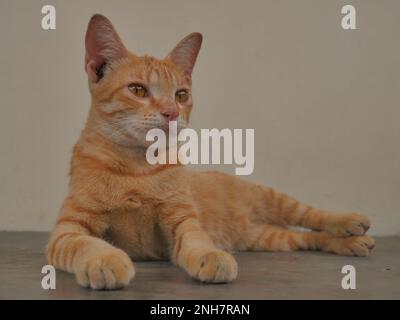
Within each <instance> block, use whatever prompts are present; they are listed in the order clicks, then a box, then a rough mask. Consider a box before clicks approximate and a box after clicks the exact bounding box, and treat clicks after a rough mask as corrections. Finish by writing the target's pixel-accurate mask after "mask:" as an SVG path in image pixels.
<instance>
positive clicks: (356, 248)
mask: <svg viewBox="0 0 400 320" xmlns="http://www.w3.org/2000/svg"><path fill="white" fill-rule="evenodd" d="M374 247H375V241H374V239H373V238H371V237H369V236H352V237H347V238H335V239H332V240H330V242H329V243H328V245H327V247H326V249H327V250H326V251H329V252H332V253H336V254H338V255H342V256H357V257H366V256H369V254H370V253H371V251H372V249H373V248H374Z"/></svg>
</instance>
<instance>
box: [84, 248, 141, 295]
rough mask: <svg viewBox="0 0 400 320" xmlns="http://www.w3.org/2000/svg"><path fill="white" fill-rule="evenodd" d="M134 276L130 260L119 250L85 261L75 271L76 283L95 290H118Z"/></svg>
mask: <svg viewBox="0 0 400 320" xmlns="http://www.w3.org/2000/svg"><path fill="white" fill-rule="evenodd" d="M134 275H135V269H134V267H133V263H132V260H131V259H130V258H129V256H128V255H127V254H126V253H125V252H123V251H122V250H119V249H116V250H114V251H111V252H108V253H105V254H103V255H99V256H95V257H93V258H90V259H87V260H85V261H84V262H82V263H81V264H80V265H79V266H78V268H77V271H76V279H77V281H78V283H79V284H80V285H81V286H83V287H90V288H92V289H95V290H103V289H107V290H112V289H120V288H122V287H125V286H127V285H128V284H129V282H130V281H131V279H132V278H133V277H134Z"/></svg>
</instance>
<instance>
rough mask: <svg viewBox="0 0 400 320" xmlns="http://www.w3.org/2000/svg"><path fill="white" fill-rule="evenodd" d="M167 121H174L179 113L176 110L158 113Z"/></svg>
mask: <svg viewBox="0 0 400 320" xmlns="http://www.w3.org/2000/svg"><path fill="white" fill-rule="evenodd" d="M160 113H161V114H162V115H163V116H164V117H165V118H166V119H167V120H168V121H174V120H176V119H177V118H178V116H179V111H177V110H167V111H161V112H160Z"/></svg>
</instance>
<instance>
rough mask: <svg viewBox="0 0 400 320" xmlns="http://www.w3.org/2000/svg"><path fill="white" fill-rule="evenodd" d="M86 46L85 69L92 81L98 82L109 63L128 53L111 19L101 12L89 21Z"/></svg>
mask: <svg viewBox="0 0 400 320" xmlns="http://www.w3.org/2000/svg"><path fill="white" fill-rule="evenodd" d="M85 46H86V55H85V70H86V72H87V74H88V76H89V79H90V81H92V82H98V81H99V80H100V79H101V78H102V77H103V76H104V72H105V70H106V66H107V64H109V63H111V62H112V61H114V60H118V59H120V58H122V57H124V56H125V55H126V53H127V49H126V48H125V46H124V45H123V43H122V41H121V39H120V37H119V36H118V34H117V32H116V31H115V29H114V27H113V25H112V23H111V22H110V20H108V19H107V18H106V17H105V16H103V15H100V14H96V15H94V16H93V17H92V18H91V19H90V21H89V24H88V27H87V31H86V37H85Z"/></svg>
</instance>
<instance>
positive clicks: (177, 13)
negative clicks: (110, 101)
mask: <svg viewBox="0 0 400 320" xmlns="http://www.w3.org/2000/svg"><path fill="white" fill-rule="evenodd" d="M46 4H53V5H55V7H56V10H57V29H56V30H53V31H44V30H42V29H41V18H42V14H41V8H42V6H43V5H46ZM345 4H352V5H354V6H355V7H356V10H357V30H343V29H342V27H341V18H342V14H341V7H342V6H343V5H345ZM94 13H102V14H104V15H106V16H107V17H108V18H109V19H110V20H111V21H112V22H113V23H114V25H115V27H116V29H117V30H118V32H119V33H120V35H121V37H122V39H123V40H124V42H125V43H126V45H127V47H128V48H130V49H131V50H132V51H135V52H136V53H138V54H144V53H148V54H151V55H154V56H156V57H163V56H164V55H166V54H167V53H168V52H169V50H171V49H172V48H173V46H174V45H175V44H176V43H177V42H178V41H179V40H180V39H181V38H183V37H184V36H185V35H187V34H188V33H190V32H193V31H200V32H202V33H203V35H204V42H203V48H202V50H201V53H200V56H199V59H198V63H197V66H196V68H195V72H194V99H195V108H194V112H193V114H192V127H193V128H195V129H199V128H214V127H215V128H219V129H222V128H243V129H245V128H254V129H255V171H254V173H253V174H252V175H251V176H249V177H246V179H251V180H254V181H257V182H261V183H265V184H268V185H271V186H274V187H277V188H278V189H280V190H282V191H285V192H287V193H289V194H291V195H293V196H296V197H297V198H299V199H301V200H303V201H306V202H309V203H311V204H313V205H315V206H318V207H323V208H328V209H331V210H336V211H359V212H363V213H365V214H367V215H368V216H369V217H370V218H371V220H372V223H373V228H372V229H371V233H372V234H375V235H389V234H399V233H400V216H399V213H400V199H399V198H400V141H399V140H400V126H399V119H400V103H399V101H400V72H399V71H400V41H399V30H400V19H399V13H400V1H396V0H393V1H377V0H376V1H367V0H363V1H334V0H330V1H318V0H314V1H308V0H307V1H306V0H302V1H297V0H292V1H266V0H259V1H256V0H252V1H242V0H239V1H233V0H229V1H228V0H224V1H221V0H217V1H214V0H208V1H188V0H169V1H161V0H159V1H155V0H126V1H117V0H114V1H37V0H35V1H34V0H30V1H21V0H17V1H14V0H13V1H11V0H0V40H1V51H0V99H1V100H0V101H1V117H0V147H1V162H0V201H1V212H0V230H38V231H39V230H50V229H51V227H52V225H53V223H54V221H55V219H56V216H57V213H58V210H59V207H60V205H61V202H62V201H63V198H64V197H65V196H66V192H67V183H68V170H69V168H68V167H69V159H70V153H71V149H72V146H73V144H74V143H75V141H76V139H77V137H78V135H79V133H80V130H81V129H82V127H83V125H84V122H85V118H86V115H87V112H88V109H89V104H90V97H89V93H88V90H87V80H86V74H85V73H84V70H83V59H84V42H83V39H84V34H85V31H86V26H87V23H88V21H89V18H90V16H91V15H92V14H94ZM215 168H217V169H220V170H223V171H226V172H230V173H233V172H234V168H233V167H232V166H223V165H220V166H214V167H213V169H215ZM200 169H204V168H200Z"/></svg>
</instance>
